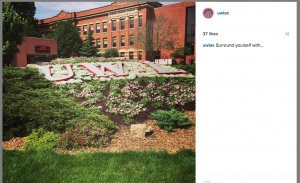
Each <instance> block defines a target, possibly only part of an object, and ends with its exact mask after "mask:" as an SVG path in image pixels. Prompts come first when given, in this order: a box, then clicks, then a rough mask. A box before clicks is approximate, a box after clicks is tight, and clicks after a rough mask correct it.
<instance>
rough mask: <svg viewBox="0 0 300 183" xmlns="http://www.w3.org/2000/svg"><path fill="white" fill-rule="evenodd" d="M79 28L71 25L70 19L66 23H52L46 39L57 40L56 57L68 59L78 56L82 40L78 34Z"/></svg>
mask: <svg viewBox="0 0 300 183" xmlns="http://www.w3.org/2000/svg"><path fill="white" fill-rule="evenodd" d="M78 31H80V30H79V28H78V27H76V26H74V25H73V21H72V19H69V20H67V21H57V22H55V23H53V25H52V28H51V31H50V32H51V33H50V34H48V35H47V36H46V37H45V38H46V39H55V40H57V56H58V57H61V58H69V57H71V56H79V55H80V54H79V50H80V48H81V46H82V39H81V38H80V35H79V33H78Z"/></svg>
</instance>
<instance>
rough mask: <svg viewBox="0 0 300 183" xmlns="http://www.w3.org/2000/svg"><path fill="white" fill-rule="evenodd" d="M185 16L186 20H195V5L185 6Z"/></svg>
mask: <svg viewBox="0 0 300 183" xmlns="http://www.w3.org/2000/svg"><path fill="white" fill-rule="evenodd" d="M187 16H188V17H187V18H188V20H195V18H196V15H195V6H193V7H189V8H187Z"/></svg>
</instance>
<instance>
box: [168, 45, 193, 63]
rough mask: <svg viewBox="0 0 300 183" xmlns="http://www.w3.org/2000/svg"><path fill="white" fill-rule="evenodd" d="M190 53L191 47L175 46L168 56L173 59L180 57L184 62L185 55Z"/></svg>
mask: <svg viewBox="0 0 300 183" xmlns="http://www.w3.org/2000/svg"><path fill="white" fill-rule="evenodd" d="M191 54H192V49H191V48H190V47H187V46H184V47H177V48H176V49H175V51H174V52H173V53H171V54H170V57H172V58H173V59H181V62H182V60H184V62H183V63H184V64H185V57H186V55H191Z"/></svg>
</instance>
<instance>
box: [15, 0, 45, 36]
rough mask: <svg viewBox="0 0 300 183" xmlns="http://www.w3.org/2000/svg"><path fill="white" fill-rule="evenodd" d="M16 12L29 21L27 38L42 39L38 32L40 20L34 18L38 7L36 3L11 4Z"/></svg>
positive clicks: (26, 29) (26, 26) (26, 27)
mask: <svg viewBox="0 0 300 183" xmlns="http://www.w3.org/2000/svg"><path fill="white" fill-rule="evenodd" d="M11 5H12V6H13V10H14V12H16V13H18V14H19V15H20V16H21V18H24V19H25V20H26V21H27V24H25V28H24V35H25V36H27V37H41V35H40V34H39V31H38V19H36V18H34V15H35V12H36V7H35V4H34V2H11Z"/></svg>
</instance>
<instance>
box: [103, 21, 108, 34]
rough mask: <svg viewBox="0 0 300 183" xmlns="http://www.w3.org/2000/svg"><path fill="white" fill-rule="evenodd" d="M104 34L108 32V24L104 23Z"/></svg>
mask: <svg viewBox="0 0 300 183" xmlns="http://www.w3.org/2000/svg"><path fill="white" fill-rule="evenodd" d="M103 32H107V22H103Z"/></svg>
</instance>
